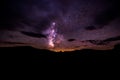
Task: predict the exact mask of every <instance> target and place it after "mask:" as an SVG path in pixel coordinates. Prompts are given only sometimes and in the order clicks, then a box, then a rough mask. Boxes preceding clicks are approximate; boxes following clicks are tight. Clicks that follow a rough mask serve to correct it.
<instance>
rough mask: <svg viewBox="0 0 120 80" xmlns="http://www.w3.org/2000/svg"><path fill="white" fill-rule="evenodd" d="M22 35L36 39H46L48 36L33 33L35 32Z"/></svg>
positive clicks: (23, 32)
mask: <svg viewBox="0 0 120 80" xmlns="http://www.w3.org/2000/svg"><path fill="white" fill-rule="evenodd" d="M21 33H22V34H24V35H27V36H30V37H35V38H46V37H47V36H46V35H44V34H38V33H33V32H25V31H21Z"/></svg>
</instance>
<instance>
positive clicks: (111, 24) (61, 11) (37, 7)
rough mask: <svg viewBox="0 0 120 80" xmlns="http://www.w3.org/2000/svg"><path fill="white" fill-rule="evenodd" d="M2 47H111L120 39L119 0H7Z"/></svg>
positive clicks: (0, 25)
mask: <svg viewBox="0 0 120 80" xmlns="http://www.w3.org/2000/svg"><path fill="white" fill-rule="evenodd" d="M0 3H1V4H2V6H1V15H0V17H1V18H0V47H16V46H17V47H18V46H31V47H34V48H36V49H46V50H52V51H57V52H58V51H74V50H81V49H95V50H108V49H113V47H114V45H116V44H119V43H120V8H119V7H120V3H119V2H118V1H117V0H4V2H0Z"/></svg>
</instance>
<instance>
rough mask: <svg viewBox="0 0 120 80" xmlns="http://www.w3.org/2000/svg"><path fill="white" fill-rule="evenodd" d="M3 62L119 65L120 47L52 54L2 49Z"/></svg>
mask: <svg viewBox="0 0 120 80" xmlns="http://www.w3.org/2000/svg"><path fill="white" fill-rule="evenodd" d="M0 56H1V58H2V61H3V62H4V61H5V62H7V63H31V62H33V63H77V64H79V63H83V62H86V63H105V64H106V63H110V64H111V63H118V62H119V60H120V59H119V57H120V45H116V46H115V48H114V49H113V50H103V51H101V50H90V49H85V50H80V51H79V50H77V51H73V52H65V53H62V52H58V53H56V52H52V51H49V50H39V49H35V48H32V47H29V46H25V47H9V48H0Z"/></svg>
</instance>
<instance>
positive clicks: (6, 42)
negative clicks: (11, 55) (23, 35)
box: [0, 42, 25, 44]
mask: <svg viewBox="0 0 120 80" xmlns="http://www.w3.org/2000/svg"><path fill="white" fill-rule="evenodd" d="M1 43H2V44H25V43H20V42H0V44H1Z"/></svg>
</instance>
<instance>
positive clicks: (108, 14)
mask: <svg viewBox="0 0 120 80" xmlns="http://www.w3.org/2000/svg"><path fill="white" fill-rule="evenodd" d="M118 17H120V9H119V6H118V5H113V6H112V7H111V8H109V9H108V10H105V11H104V12H102V14H100V15H97V16H96V19H95V24H96V25H101V26H104V25H107V24H109V23H110V22H111V21H113V20H114V19H116V18H118Z"/></svg>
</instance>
